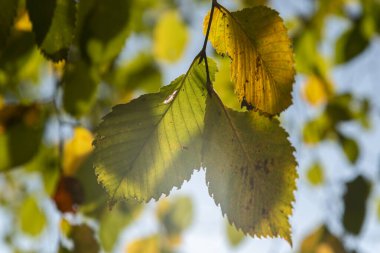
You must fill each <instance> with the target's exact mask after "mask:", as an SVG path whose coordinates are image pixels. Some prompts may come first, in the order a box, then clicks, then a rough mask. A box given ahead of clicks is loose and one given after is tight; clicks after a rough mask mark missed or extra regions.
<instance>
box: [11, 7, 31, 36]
mask: <svg viewBox="0 0 380 253" xmlns="http://www.w3.org/2000/svg"><path fill="white" fill-rule="evenodd" d="M14 27H15V29H16V30H18V31H25V32H30V31H32V22H31V21H30V18H29V14H28V12H27V11H26V10H23V11H22V12H21V14H19V17H18V18H17V19H16V23H15V25H14Z"/></svg>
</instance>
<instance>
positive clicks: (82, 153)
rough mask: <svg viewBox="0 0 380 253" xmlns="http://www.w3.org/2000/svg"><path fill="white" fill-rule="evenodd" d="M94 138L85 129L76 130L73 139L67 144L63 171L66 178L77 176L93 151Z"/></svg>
mask: <svg viewBox="0 0 380 253" xmlns="http://www.w3.org/2000/svg"><path fill="white" fill-rule="evenodd" d="M92 140H93V136H92V134H91V132H90V131H88V130H87V129H86V128H83V127H77V128H75V129H74V135H73V137H72V139H70V140H69V141H67V142H66V143H65V148H64V161H63V171H64V174H65V175H66V176H72V175H74V174H75V172H76V171H77V169H78V168H79V167H80V165H81V164H82V163H83V162H84V160H85V159H86V158H87V156H88V155H89V154H90V152H91V151H92Z"/></svg>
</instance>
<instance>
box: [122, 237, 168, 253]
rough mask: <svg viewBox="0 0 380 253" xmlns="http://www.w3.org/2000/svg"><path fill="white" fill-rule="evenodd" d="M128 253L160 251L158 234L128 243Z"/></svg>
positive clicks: (155, 252)
mask: <svg viewBox="0 0 380 253" xmlns="http://www.w3.org/2000/svg"><path fill="white" fill-rule="evenodd" d="M125 252H126V253H160V252H161V250H160V243H159V240H158V237H157V236H151V237H147V238H143V239H138V240H136V241H134V242H132V243H131V244H129V245H128V247H127V249H126V251H125Z"/></svg>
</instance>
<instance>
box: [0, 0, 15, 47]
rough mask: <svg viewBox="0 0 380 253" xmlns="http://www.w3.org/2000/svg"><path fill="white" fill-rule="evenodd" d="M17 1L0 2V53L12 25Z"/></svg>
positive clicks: (6, 0)
mask: <svg viewBox="0 0 380 253" xmlns="http://www.w3.org/2000/svg"><path fill="white" fill-rule="evenodd" d="M17 6H18V0H0V10H1V11H0V53H1V52H2V50H3V49H4V47H5V45H6V43H7V41H8V36H9V32H10V30H11V27H12V25H13V22H14V19H15V16H16V12H17Z"/></svg>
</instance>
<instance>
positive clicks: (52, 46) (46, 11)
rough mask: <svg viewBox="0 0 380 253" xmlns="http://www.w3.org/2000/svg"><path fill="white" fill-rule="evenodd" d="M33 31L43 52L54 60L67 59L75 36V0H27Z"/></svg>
mask: <svg viewBox="0 0 380 253" xmlns="http://www.w3.org/2000/svg"><path fill="white" fill-rule="evenodd" d="M26 4H27V8H28V11H29V16H30V20H31V21H32V24H33V32H34V34H35V36H36V42H37V44H38V46H39V47H40V49H41V52H42V53H43V54H44V55H45V56H47V57H48V58H49V59H51V60H53V61H55V62H56V61H60V60H63V59H67V54H68V50H69V47H70V45H71V43H72V40H73V37H74V29H75V21H76V20H75V18H76V6H75V1H74V0H28V1H26Z"/></svg>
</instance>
